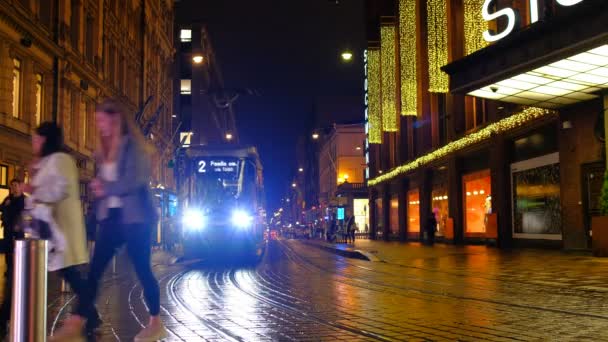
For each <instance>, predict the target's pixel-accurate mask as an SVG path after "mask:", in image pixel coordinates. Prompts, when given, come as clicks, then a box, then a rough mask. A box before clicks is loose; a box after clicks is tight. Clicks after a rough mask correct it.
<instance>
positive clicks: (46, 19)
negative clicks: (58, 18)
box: [38, 0, 53, 28]
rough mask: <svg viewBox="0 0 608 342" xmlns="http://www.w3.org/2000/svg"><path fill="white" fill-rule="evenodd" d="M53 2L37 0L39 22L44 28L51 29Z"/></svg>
mask: <svg viewBox="0 0 608 342" xmlns="http://www.w3.org/2000/svg"><path fill="white" fill-rule="evenodd" d="M52 6H53V1H49V0H38V16H39V17H40V22H41V23H42V24H43V25H44V26H45V27H46V28H51V23H52V18H53V14H52V13H53V10H52V8H53V7H52Z"/></svg>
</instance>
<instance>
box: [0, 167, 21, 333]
mask: <svg viewBox="0 0 608 342" xmlns="http://www.w3.org/2000/svg"><path fill="white" fill-rule="evenodd" d="M10 186H11V189H10V194H9V195H8V196H7V197H6V198H5V199H4V201H2V204H0V212H1V213H2V226H3V227H4V246H5V252H4V255H5V257H4V260H5V261H6V273H5V276H6V277H5V279H6V283H5V284H4V298H3V302H2V305H0V338H2V337H4V336H5V335H6V333H7V330H8V327H7V322H8V321H9V320H10V314H11V312H10V310H11V300H12V296H11V291H12V286H11V285H10V284H12V282H13V259H14V253H15V250H14V248H15V246H14V243H15V240H17V239H21V238H23V231H21V230H19V229H18V224H19V220H20V219H21V214H22V213H23V209H24V208H25V195H24V194H23V191H22V190H21V182H20V181H19V180H18V179H13V180H11V183H10Z"/></svg>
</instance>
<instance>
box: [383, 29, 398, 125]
mask: <svg viewBox="0 0 608 342" xmlns="http://www.w3.org/2000/svg"><path fill="white" fill-rule="evenodd" d="M395 31H396V29H395V26H394V25H383V26H382V27H380V60H381V65H380V69H381V75H382V129H383V130H384V131H385V132H397V131H398V130H399V112H398V111H397V81H398V79H397V78H398V77H399V72H398V71H397V60H396V58H397V44H396V38H397V36H396V34H395V33H396V32H395Z"/></svg>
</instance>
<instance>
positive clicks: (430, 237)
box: [426, 211, 437, 246]
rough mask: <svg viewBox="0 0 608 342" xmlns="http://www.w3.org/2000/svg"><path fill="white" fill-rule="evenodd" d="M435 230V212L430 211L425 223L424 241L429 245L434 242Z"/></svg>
mask: <svg viewBox="0 0 608 342" xmlns="http://www.w3.org/2000/svg"><path fill="white" fill-rule="evenodd" d="M435 232H437V218H435V213H434V212H432V211H431V212H430V213H429V217H428V219H427V223H426V236H427V241H426V242H427V243H428V244H429V245H431V246H432V245H433V244H434V243H435Z"/></svg>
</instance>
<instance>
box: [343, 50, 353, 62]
mask: <svg viewBox="0 0 608 342" xmlns="http://www.w3.org/2000/svg"><path fill="white" fill-rule="evenodd" d="M352 59H353V53H352V52H350V51H344V52H342V60H343V61H346V62H350V61H351V60H352Z"/></svg>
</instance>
